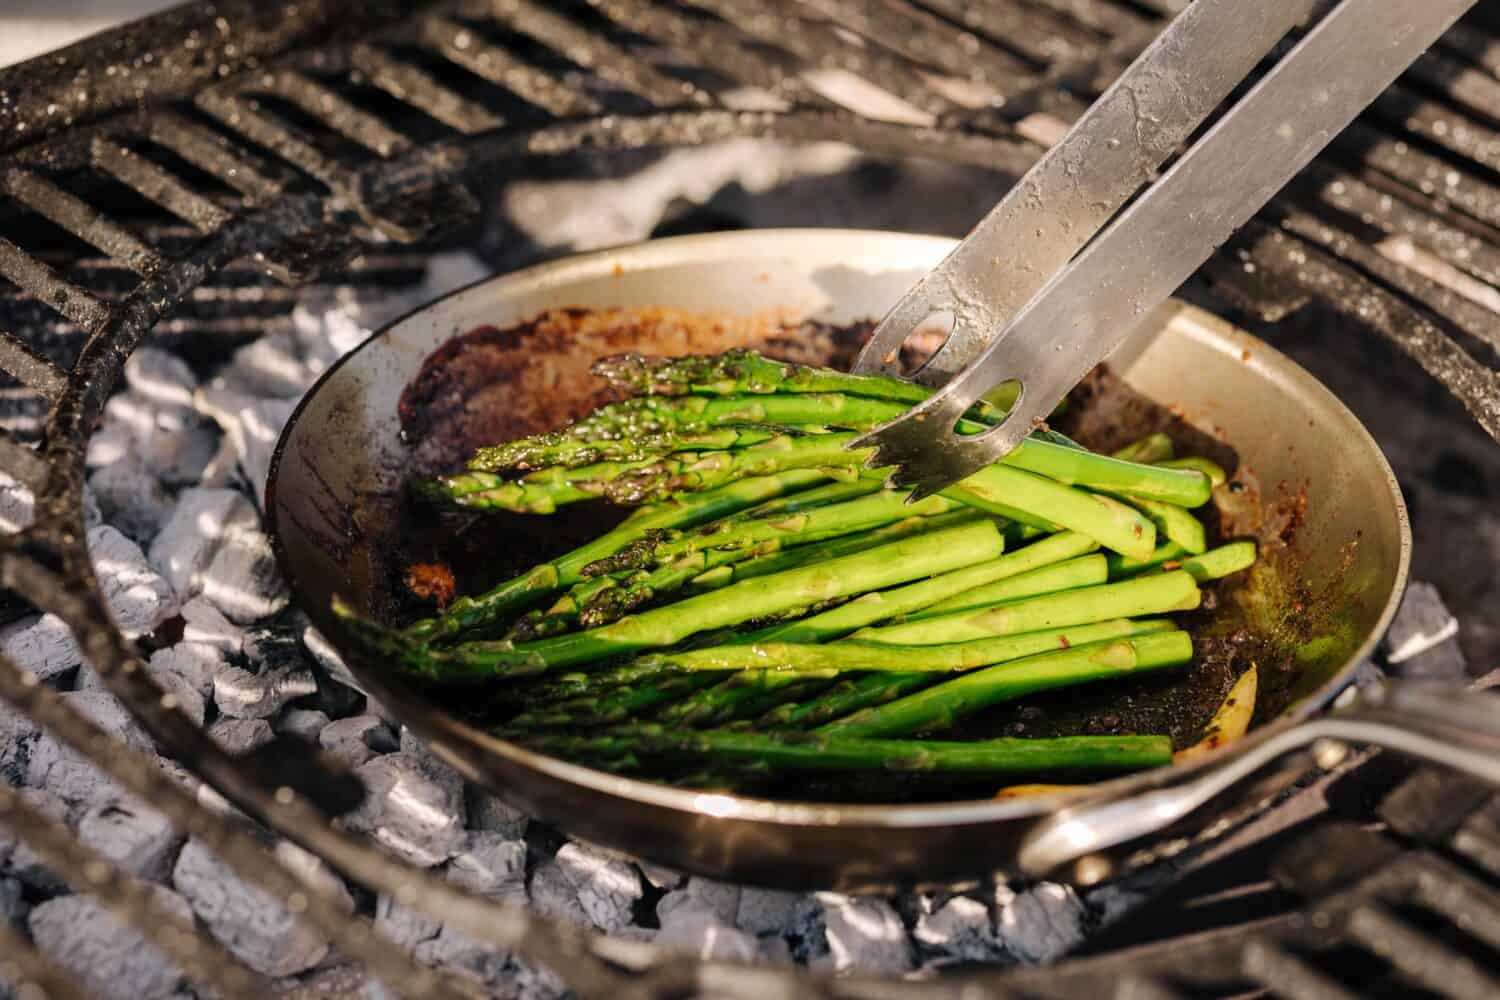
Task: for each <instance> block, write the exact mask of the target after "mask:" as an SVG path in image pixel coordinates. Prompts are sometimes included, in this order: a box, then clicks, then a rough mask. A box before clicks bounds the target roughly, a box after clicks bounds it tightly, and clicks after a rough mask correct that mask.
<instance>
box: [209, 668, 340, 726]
mask: <svg viewBox="0 0 1500 1000" xmlns="http://www.w3.org/2000/svg"><path fill="white" fill-rule="evenodd" d="M317 690H318V684H317V681H315V680H314V679H313V675H312V671H310V670H307V669H273V670H262V671H261V672H260V673H258V674H253V673H251V672H250V671H248V670H242V669H240V668H239V667H230V668H228V669H227V670H221V671H220V672H219V673H218V674H217V675H216V676H215V677H214V704H215V705H217V706H218V707H219V711H220V712H222V713H223V714H225V715H227V716H229V717H230V718H233V719H268V718H270V717H271V716H273V715H275V714H276V713H277V712H279V711H281V710H282V709H283V708H284V707H286V704H287V702H290V701H295V700H296V699H298V698H302V697H305V696H306V695H310V694H316V693H317Z"/></svg>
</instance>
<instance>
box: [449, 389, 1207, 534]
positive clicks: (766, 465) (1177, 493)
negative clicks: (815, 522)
mask: <svg viewBox="0 0 1500 1000" xmlns="http://www.w3.org/2000/svg"><path fill="white" fill-rule="evenodd" d="M900 412H901V411H900V410H899V409H898V408H893V410H892V413H891V416H893V417H894V416H896V415H898V414H899V413H900ZM975 429H979V428H975ZM857 437H858V435H856V434H849V433H842V434H812V435H806V436H801V437H797V436H792V435H786V434H783V435H777V436H776V437H772V438H770V439H769V440H763V441H761V442H760V443H758V444H754V445H751V446H750V447H746V448H741V449H739V450H734V451H706V452H692V451H686V452H680V453H676V454H667V455H661V456H655V457H652V458H648V459H644V460H641V461H635V462H601V463H598V464H596V465H585V466H581V467H576V468H574V467H564V466H555V467H553V468H547V469H542V470H540V471H537V472H531V473H528V474H527V475H525V476H523V477H522V478H521V479H519V480H515V481H509V482H508V481H505V480H503V479H501V478H500V477H499V476H497V475H496V474H494V473H490V472H483V471H476V470H475V469H474V465H475V463H471V468H470V471H468V472H465V473H462V474H459V475H456V476H448V477H445V478H440V479H437V480H434V481H433V482H431V483H429V484H427V486H426V487H425V489H426V490H427V492H428V494H429V495H430V496H433V497H435V498H438V499H441V498H443V497H447V498H448V499H450V500H452V501H453V502H454V503H457V504H460V505H463V506H469V507H495V508H505V509H508V510H517V511H522V512H540V513H550V512H551V511H552V510H554V509H556V507H557V506H558V505H559V504H565V503H573V502H576V501H579V500H585V499H590V498H593V497H604V498H606V499H608V500H611V501H613V502H615V503H640V502H643V501H645V500H648V499H656V498H660V497H662V496H666V495H670V494H671V493H673V492H675V491H680V490H698V489H706V488H709V487H712V486H715V485H718V484H719V483H722V482H725V481H728V480H730V479H735V478H739V477H741V476H747V475H766V474H769V473H772V472H776V471H780V470H784V469H793V468H840V467H843V468H850V469H853V468H857V467H858V466H862V465H864V464H865V463H866V462H867V461H868V460H869V459H870V458H871V457H872V456H873V455H874V453H875V449H874V448H859V449H852V450H851V449H849V447H848V446H849V445H851V444H852V443H853V442H854V441H855V440H856V439H857ZM501 447H504V446H501ZM1001 463H1002V464H1004V465H1007V466H1011V467H1014V468H1017V469H1024V470H1026V471H1028V472H1032V473H1035V474H1037V475H1039V476H1046V477H1047V478H1049V479H1053V480H1056V481H1057V482H1059V483H1064V484H1068V485H1084V486H1088V487H1091V488H1094V489H1100V490H1107V491H1110V492H1127V493H1130V494H1131V495H1132V496H1142V497H1146V498H1149V499H1152V500H1158V501H1162V502H1165V503H1171V504H1175V505H1178V506H1184V507H1196V506H1199V505H1201V504H1203V503H1205V502H1206V501H1207V500H1208V497H1209V493H1210V489H1211V487H1210V486H1209V482H1208V479H1207V477H1205V476H1204V475H1202V474H1201V473H1198V472H1194V471H1191V470H1174V469H1161V468H1158V467H1155V466H1150V465H1140V464H1136V463H1131V462H1122V461H1118V460H1116V459H1113V458H1108V457H1105V456H1103V455H1096V454H1094V453H1092V452H1089V451H1085V450H1083V449H1081V448H1077V447H1072V446H1064V445H1060V444H1054V443H1052V442H1050V441H1046V440H1041V439H1035V438H1032V439H1028V440H1025V441H1022V442H1021V443H1020V445H1018V446H1017V447H1016V448H1015V449H1014V450H1013V451H1011V452H1010V454H1008V455H1006V456H1005V457H1004V458H1003V459H1001ZM488 464H494V463H488ZM966 485H967V483H966ZM996 499H997V500H999V501H1002V502H1010V501H1006V499H1005V498H1004V497H1003V496H1002V497H997V498H996ZM1016 506H1018V507H1020V508H1021V509H1023V510H1025V509H1028V508H1026V507H1025V505H1023V504H1016ZM1033 513H1034V512H1033Z"/></svg>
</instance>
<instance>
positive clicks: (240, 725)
mask: <svg viewBox="0 0 1500 1000" xmlns="http://www.w3.org/2000/svg"><path fill="white" fill-rule="evenodd" d="M208 738H209V739H211V740H213V741H214V743H215V744H216V745H217V746H218V748H219V749H220V750H223V751H224V752H225V753H227V754H229V756H231V757H243V756H244V755H245V754H248V753H254V752H255V751H256V750H259V749H260V748H261V747H263V746H265V745H266V744H267V743H270V742H271V741H272V740H273V739H275V738H276V734H275V732H273V731H272V729H271V724H270V723H269V722H267V721H266V720H265V719H220V720H219V721H217V722H215V723H214V724H213V725H211V726H209V727H208Z"/></svg>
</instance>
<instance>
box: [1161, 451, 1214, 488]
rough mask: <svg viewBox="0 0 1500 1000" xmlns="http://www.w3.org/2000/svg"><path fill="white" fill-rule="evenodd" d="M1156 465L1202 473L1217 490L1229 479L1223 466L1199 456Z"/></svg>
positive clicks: (1175, 459) (1173, 459)
mask: <svg viewBox="0 0 1500 1000" xmlns="http://www.w3.org/2000/svg"><path fill="white" fill-rule="evenodd" d="M1155 464H1156V465H1157V466H1159V467H1160V468H1163V469H1192V470H1193V471H1194V472H1201V473H1203V474H1204V475H1205V476H1207V477H1208V483H1209V485H1210V486H1212V487H1213V488H1215V489H1218V488H1219V487H1220V486H1223V485H1224V482H1225V480H1226V479H1228V478H1229V477H1228V476H1227V475H1225V473H1224V467H1223V466H1221V465H1219V464H1218V463H1216V462H1211V461H1209V460H1208V459H1206V458H1200V457H1198V456H1197V455H1189V456H1187V457H1185V458H1170V459H1167V460H1166V461H1164V462H1157V463H1155Z"/></svg>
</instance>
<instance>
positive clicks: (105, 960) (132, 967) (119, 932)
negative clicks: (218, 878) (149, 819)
mask: <svg viewBox="0 0 1500 1000" xmlns="http://www.w3.org/2000/svg"><path fill="white" fill-rule="evenodd" d="M151 892H152V897H153V903H154V905H155V906H156V907H157V909H159V910H160V911H161V912H164V913H169V914H172V915H173V916H176V917H179V918H181V919H183V920H186V921H191V920H192V917H193V913H192V910H191V909H189V908H188V904H187V902H186V901H185V900H184V899H183V898H182V897H181V896H179V895H177V894H176V893H175V892H171V891H170V890H167V889H163V888H161V887H160V886H155V887H153V888H152V890H151ZM27 926H28V927H30V928H31V936H32V939H33V940H34V941H35V942H36V946H37V949H38V950H39V951H40V952H41V953H42V954H43V955H45V956H47V957H48V958H50V959H51V960H52V961H54V962H56V963H57V964H58V965H59V966H61V967H62V968H63V969H65V970H66V971H68V972H70V973H72V975H73V976H74V977H76V978H77V979H78V981H79V983H80V984H81V985H82V986H83V987H84V989H85V991H86V992H87V994H88V995H89V996H91V997H99V998H101V1000H116V998H118V1000H155V998H165V997H169V996H172V995H173V994H174V993H176V992H177V990H178V989H179V988H180V987H182V986H183V977H182V974H181V973H180V972H179V971H178V970H177V968H176V967H175V966H174V965H173V964H172V963H171V961H170V960H169V959H168V958H167V957H166V956H165V955H164V954H163V953H162V952H161V951H159V950H158V949H157V948H156V946H155V945H152V944H150V943H149V942H147V941H146V940H144V939H143V938H142V937H141V936H140V935H139V934H137V933H136V932H135V931H133V930H131V929H130V928H128V927H126V926H124V925H123V924H121V923H120V922H118V921H117V920H116V919H115V917H114V916H113V915H112V914H111V913H110V912H109V911H108V910H106V909H105V908H104V907H103V906H102V905H101V904H100V903H98V902H96V901H95V900H94V899H92V898H90V897H88V896H63V897H61V898H58V899H53V900H49V901H47V902H45V903H42V904H41V905H39V906H38V907H36V909H34V910H32V911H31V915H30V917H29V918H28V919H27Z"/></svg>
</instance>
